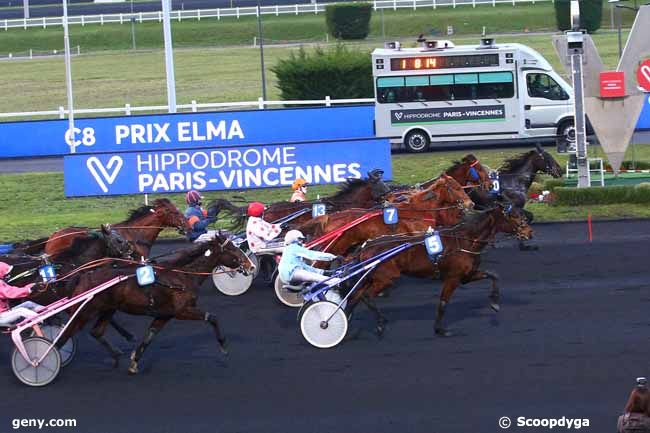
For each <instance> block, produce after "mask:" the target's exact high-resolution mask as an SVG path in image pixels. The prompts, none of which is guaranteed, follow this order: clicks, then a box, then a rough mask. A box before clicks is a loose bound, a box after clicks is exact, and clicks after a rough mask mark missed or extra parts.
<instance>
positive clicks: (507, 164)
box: [499, 150, 537, 173]
mask: <svg viewBox="0 0 650 433" xmlns="http://www.w3.org/2000/svg"><path fill="white" fill-rule="evenodd" d="M535 153H537V150H529V151H528V152H524V153H520V154H519V155H515V156H511V157H510V158H507V159H506V160H505V161H503V164H502V165H501V167H499V171H502V172H506V173H512V172H515V171H517V170H518V169H520V168H521V167H522V166H523V165H524V164H525V163H526V162H527V161H528V158H530V157H531V156H533V155H534V154H535Z"/></svg>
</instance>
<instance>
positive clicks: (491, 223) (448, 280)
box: [347, 205, 532, 336]
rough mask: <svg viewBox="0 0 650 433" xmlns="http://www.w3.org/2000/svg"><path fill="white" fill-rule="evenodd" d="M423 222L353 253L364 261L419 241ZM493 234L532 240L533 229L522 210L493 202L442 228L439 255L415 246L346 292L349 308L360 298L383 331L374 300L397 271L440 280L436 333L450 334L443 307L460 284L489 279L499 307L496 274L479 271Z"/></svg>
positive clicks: (493, 300)
mask: <svg viewBox="0 0 650 433" xmlns="http://www.w3.org/2000/svg"><path fill="white" fill-rule="evenodd" d="M425 227H426V224H421V225H420V229H421V230H422V231H420V233H418V234H397V235H389V236H382V237H379V238H376V239H373V240H370V241H368V242H367V243H366V244H365V245H364V246H363V247H362V249H361V251H360V252H359V253H358V254H357V255H355V258H358V260H360V261H363V260H366V259H368V258H371V257H374V256H376V255H377V254H379V253H381V252H382V251H385V250H387V249H389V248H390V247H393V246H395V245H396V244H399V243H403V242H417V243H420V242H423V241H424V237H425V236H426V234H425V233H424V230H425V229H426V228H425ZM497 233H507V234H514V235H515V236H516V237H517V238H519V239H530V238H531V237H532V229H531V228H530V226H529V225H528V223H527V222H526V218H525V216H524V215H523V213H521V211H520V210H519V209H517V208H514V207H512V206H510V205H509V206H508V207H505V208H504V207H502V206H497V207H495V208H493V209H490V210H485V211H482V212H479V213H475V214H472V215H467V216H465V217H464V218H463V220H462V221H461V222H460V223H459V224H458V225H456V226H454V227H450V228H447V229H442V230H440V237H441V241H442V244H443V246H444V249H443V252H442V253H441V254H440V255H439V256H438V257H437V258H431V257H429V255H428V254H427V251H426V250H425V248H424V246H420V245H416V246H414V247H412V248H410V249H408V250H406V251H405V252H403V253H401V254H399V255H397V256H396V257H394V258H392V259H390V260H387V261H386V262H384V263H382V264H381V265H379V266H378V267H377V269H375V270H374V272H372V273H371V274H370V275H369V276H368V277H367V279H366V280H365V281H363V282H362V284H361V286H360V287H359V288H358V289H357V290H356V291H355V292H354V293H353V294H352V295H351V296H350V299H349V301H348V306H347V312H348V313H349V314H351V313H352V311H353V310H354V308H355V306H356V305H357V304H358V302H359V301H361V300H363V301H364V302H365V303H366V304H367V305H368V307H369V308H370V309H371V310H372V311H373V312H374V313H375V315H376V318H377V332H378V333H379V334H381V333H383V330H384V323H385V321H386V319H385V318H384V316H383V315H382V314H381V312H380V311H379V309H377V307H376V306H375V305H374V303H372V301H371V300H372V298H374V297H376V296H377V295H378V294H379V293H381V292H382V291H383V290H384V289H386V288H387V287H388V286H390V285H391V284H392V283H393V282H394V281H395V280H397V279H398V278H399V277H400V275H402V274H405V275H410V276H414V277H419V278H435V279H440V280H442V291H441V292H440V302H439V303H438V312H437V317H436V321H435V328H434V329H435V332H436V334H438V335H441V336H449V335H451V333H450V332H449V331H448V330H447V329H445V328H444V327H443V326H442V321H443V318H444V314H445V309H446V306H447V304H448V303H449V300H450V299H451V296H452V294H453V293H454V291H455V290H456V289H457V288H458V286H460V285H461V284H467V283H470V282H472V281H480V280H483V279H490V280H492V289H491V291H490V295H489V299H490V306H491V307H492V308H493V309H494V310H495V311H499V309H500V306H499V287H498V285H497V282H498V276H497V275H496V274H495V273H493V272H490V271H482V270H480V269H479V267H480V264H481V253H482V251H483V249H484V248H485V247H486V246H487V245H488V244H490V243H491V242H494V240H495V238H496V235H497Z"/></svg>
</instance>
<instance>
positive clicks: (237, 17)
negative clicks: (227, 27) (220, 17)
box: [237, 6, 239, 19]
mask: <svg viewBox="0 0 650 433" xmlns="http://www.w3.org/2000/svg"><path fill="white" fill-rule="evenodd" d="M237 19H239V6H237Z"/></svg>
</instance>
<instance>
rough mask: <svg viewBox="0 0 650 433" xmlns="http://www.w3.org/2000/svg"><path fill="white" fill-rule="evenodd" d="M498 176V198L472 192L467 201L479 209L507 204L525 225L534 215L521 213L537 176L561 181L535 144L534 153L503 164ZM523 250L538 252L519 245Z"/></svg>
mask: <svg viewBox="0 0 650 433" xmlns="http://www.w3.org/2000/svg"><path fill="white" fill-rule="evenodd" d="M497 171H498V173H499V183H500V194H498V195H494V194H490V193H489V192H488V191H486V190H479V189H476V190H472V191H470V193H469V194H470V197H471V198H472V200H473V201H474V203H476V207H477V208H479V209H485V208H490V207H493V206H494V205H495V204H496V202H497V201H499V200H506V201H507V202H510V203H512V204H513V205H514V206H515V207H517V208H519V209H521V210H522V211H523V212H524V214H525V215H526V218H527V219H528V222H529V223H531V222H532V221H533V218H534V216H533V214H532V212H529V211H527V210H524V206H525V205H526V200H527V198H528V189H529V188H530V185H531V184H532V183H533V181H534V180H535V176H536V175H537V174H538V173H546V174H549V175H551V176H553V177H554V178H559V177H562V167H561V166H560V164H558V163H557V161H556V160H555V159H554V158H553V157H552V156H551V155H550V154H549V153H548V152H547V151H545V150H544V149H542V147H541V146H540V145H539V144H538V145H537V146H536V148H535V149H534V150H530V151H528V152H525V153H522V154H520V155H517V156H513V157H512V158H508V159H506V160H505V162H504V163H503V165H502V166H501V167H499V169H498V170H497ZM519 248H520V249H522V250H529V249H537V247H536V246H533V245H527V244H525V243H524V242H520V243H519Z"/></svg>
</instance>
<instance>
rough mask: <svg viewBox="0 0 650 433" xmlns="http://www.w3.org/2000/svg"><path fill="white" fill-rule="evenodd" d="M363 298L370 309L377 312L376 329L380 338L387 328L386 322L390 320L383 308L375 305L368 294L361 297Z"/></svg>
mask: <svg viewBox="0 0 650 433" xmlns="http://www.w3.org/2000/svg"><path fill="white" fill-rule="evenodd" d="M361 300H362V301H363V303H364V304H366V306H367V307H368V309H369V310H370V311H372V312H373V313H374V314H375V319H376V320H377V326H376V328H375V331H376V332H377V336H378V337H379V338H382V337H383V336H384V331H385V330H386V322H388V320H387V319H386V317H385V316H384V315H383V314H382V313H381V310H379V308H378V307H377V305H375V303H374V302H373V301H372V300H371V299H370V298H369V297H368V296H367V295H366V296H364V297H363V298H361Z"/></svg>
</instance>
